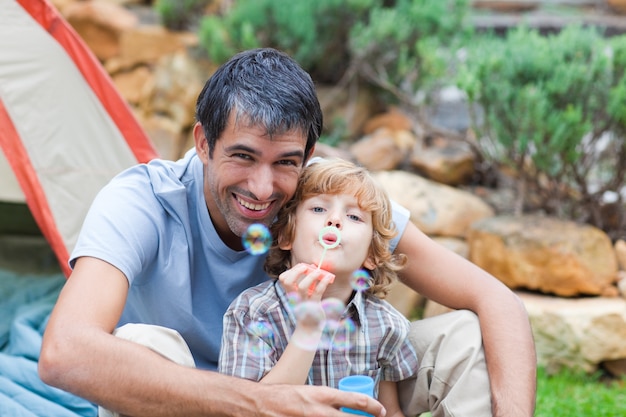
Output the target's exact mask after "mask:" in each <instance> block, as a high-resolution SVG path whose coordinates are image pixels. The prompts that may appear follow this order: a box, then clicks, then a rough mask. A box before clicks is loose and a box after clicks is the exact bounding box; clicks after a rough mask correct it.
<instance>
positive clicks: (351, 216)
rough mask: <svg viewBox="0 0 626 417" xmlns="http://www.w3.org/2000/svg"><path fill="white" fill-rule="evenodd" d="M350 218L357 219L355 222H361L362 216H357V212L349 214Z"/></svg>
mask: <svg viewBox="0 0 626 417" xmlns="http://www.w3.org/2000/svg"><path fill="white" fill-rule="evenodd" d="M348 218H349V219H350V220H353V221H355V222H360V221H361V217H360V216H357V215H356V214H348Z"/></svg>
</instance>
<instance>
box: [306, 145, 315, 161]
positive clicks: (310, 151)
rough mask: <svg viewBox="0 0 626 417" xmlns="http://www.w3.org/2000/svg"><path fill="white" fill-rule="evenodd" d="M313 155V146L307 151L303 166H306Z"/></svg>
mask: <svg viewBox="0 0 626 417" xmlns="http://www.w3.org/2000/svg"><path fill="white" fill-rule="evenodd" d="M314 153H315V145H313V147H312V148H311V149H309V153H308V154H307V155H306V161H304V166H306V164H307V162H309V161H310V160H311V158H313V154H314Z"/></svg>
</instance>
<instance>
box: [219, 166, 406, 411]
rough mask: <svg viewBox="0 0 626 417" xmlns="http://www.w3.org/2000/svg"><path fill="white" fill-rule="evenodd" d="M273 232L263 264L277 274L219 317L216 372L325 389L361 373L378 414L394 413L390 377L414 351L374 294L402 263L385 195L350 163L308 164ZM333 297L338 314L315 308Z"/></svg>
mask: <svg viewBox="0 0 626 417" xmlns="http://www.w3.org/2000/svg"><path fill="white" fill-rule="evenodd" d="M272 231H273V236H275V239H274V242H275V243H274V245H273V247H272V248H271V250H270V253H269V255H268V258H267V261H266V264H265V268H266V270H267V272H268V273H269V274H270V275H271V276H273V277H274V278H277V279H275V280H270V281H266V282H264V283H262V284H260V285H258V286H256V287H253V288H250V289H248V290H246V291H244V292H243V293H242V294H241V295H240V296H239V297H238V298H237V299H236V300H235V301H234V302H233V303H232V304H231V306H230V307H229V309H228V311H227V312H226V314H225V315H224V333H223V338H222V349H221V352H220V361H219V363H220V365H219V370H220V372H222V373H226V374H228V375H232V376H238V377H243V378H247V379H252V380H260V381H261V382H263V383H274V384H276V383H283V384H284V383H288V384H305V383H306V384H309V385H327V386H331V387H334V388H337V386H338V383H339V380H340V379H341V378H342V377H344V376H348V375H355V374H361V375H369V376H371V377H373V378H374V380H375V381H376V383H377V386H378V390H377V391H378V395H377V397H378V400H379V401H380V402H381V403H382V404H383V406H384V407H385V409H386V410H387V415H388V416H401V415H403V414H402V412H401V410H400V406H399V402H398V391H397V388H396V382H397V381H401V380H405V379H408V378H411V377H413V376H414V374H415V373H416V371H417V355H416V354H415V351H414V350H413V348H412V346H411V344H410V343H409V341H408V339H407V334H408V332H409V321H408V320H407V319H406V318H405V317H404V316H402V314H401V313H400V312H398V311H397V310H395V309H394V308H393V307H392V306H391V305H390V304H389V303H387V302H386V301H383V300H382V299H381V298H382V297H384V296H385V295H386V293H387V291H388V286H389V284H390V283H391V282H393V281H394V280H395V279H396V272H397V271H398V270H399V269H400V268H401V267H402V265H403V264H404V263H405V262H406V258H405V257H404V256H402V255H400V256H394V255H392V254H391V252H390V251H389V242H390V240H391V239H392V238H393V237H394V236H395V234H396V231H395V228H394V225H393V222H392V218H391V204H390V201H389V199H388V198H387V196H386V194H385V192H384V191H383V190H382V188H381V187H380V186H378V185H377V184H376V183H375V181H374V180H373V179H372V178H371V177H370V175H369V174H368V173H367V171H366V170H365V169H364V168H361V167H358V166H356V165H354V164H352V163H350V162H347V161H342V160H322V161H318V162H314V163H312V164H310V165H309V166H308V167H306V168H305V169H304V171H303V173H302V175H301V177H300V180H299V182H298V187H297V191H296V194H295V196H294V198H293V199H292V200H291V201H290V202H289V203H288V204H287V205H286V206H285V208H284V209H283V210H281V211H280V212H279V215H278V219H277V221H276V223H274V225H273V226H272ZM321 267H323V269H322V268H321ZM364 270H367V275H365V274H364V272H363V271H364ZM355 271H358V272H357V274H355ZM368 277H369V279H368ZM363 280H368V281H370V282H369V288H366V287H364V286H363V285H362V284H363ZM357 284H361V285H357ZM294 297H295V298H296V299H297V300H298V301H299V304H298V305H296V306H295V309H294V310H292V309H291V308H290V307H289V306H290V301H289V300H290V298H294ZM337 304H339V305H341V306H343V305H346V306H347V308H345V310H344V311H343V316H342V317H330V316H331V315H332V313H333V312H334V311H336V308H333V309H329V308H324V306H336V305H337ZM340 318H341V319H344V320H347V323H354V326H355V328H351V326H341V325H338V324H337V323H338V320H337V319H340ZM325 323H327V324H329V325H330V324H333V326H331V328H330V334H329V335H327V332H326V331H325V330H329V329H324V324H325ZM344 323H345V321H344ZM326 336H327V337H328V338H329V341H328V343H327V344H325V345H323V346H321V344H322V343H323V342H325V340H324V338H325V337H326ZM251 348H252V350H251Z"/></svg>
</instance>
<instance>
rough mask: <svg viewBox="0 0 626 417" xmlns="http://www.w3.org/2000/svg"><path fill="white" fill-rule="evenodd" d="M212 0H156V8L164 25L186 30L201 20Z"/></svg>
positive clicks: (173, 28)
mask: <svg viewBox="0 0 626 417" xmlns="http://www.w3.org/2000/svg"><path fill="white" fill-rule="evenodd" d="M210 1H211V0H156V1H155V2H154V9H155V10H156V11H157V13H158V15H159V16H160V18H161V23H162V24H163V26H165V27H166V28H168V29H170V30H186V29H189V27H190V26H193V25H194V24H195V23H197V21H198V20H199V15H201V13H202V11H203V9H204V8H205V7H206V6H207V5H208V4H209V2H210Z"/></svg>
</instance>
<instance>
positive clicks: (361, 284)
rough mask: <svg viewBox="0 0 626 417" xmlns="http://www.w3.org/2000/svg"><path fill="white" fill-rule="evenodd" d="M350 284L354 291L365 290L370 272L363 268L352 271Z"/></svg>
mask: <svg viewBox="0 0 626 417" xmlns="http://www.w3.org/2000/svg"><path fill="white" fill-rule="evenodd" d="M350 284H351V285H352V288H353V289H354V290H355V291H365V290H367V289H368V288H369V287H370V274H369V273H368V272H367V271H366V270H364V269H358V270H356V271H354V273H353V274H352V277H351V278H350Z"/></svg>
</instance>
